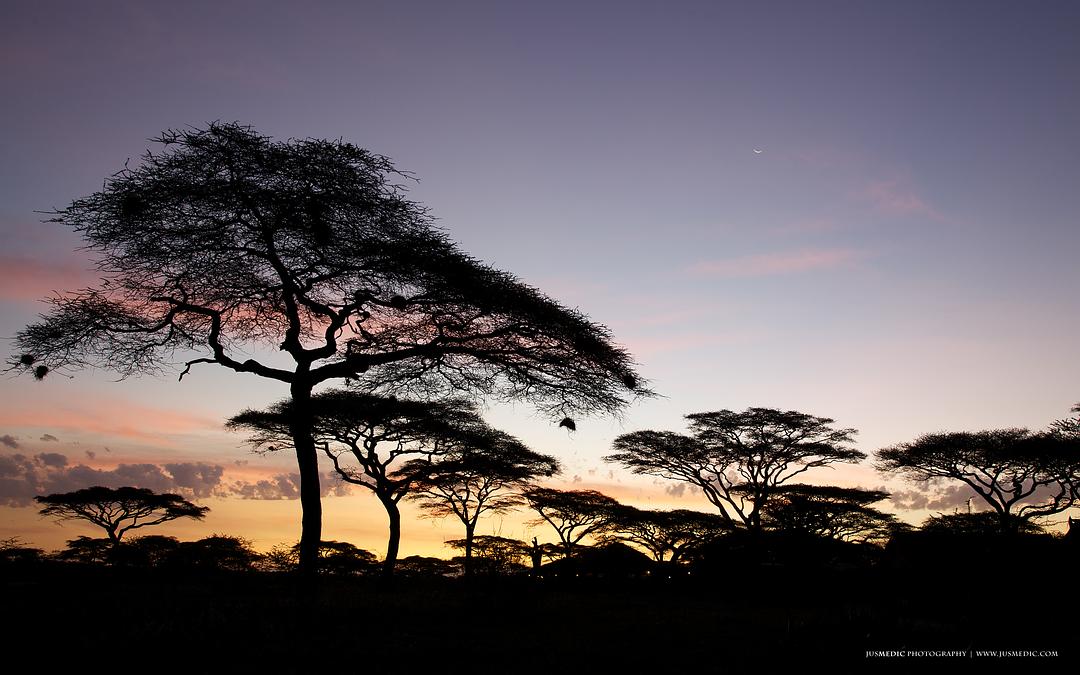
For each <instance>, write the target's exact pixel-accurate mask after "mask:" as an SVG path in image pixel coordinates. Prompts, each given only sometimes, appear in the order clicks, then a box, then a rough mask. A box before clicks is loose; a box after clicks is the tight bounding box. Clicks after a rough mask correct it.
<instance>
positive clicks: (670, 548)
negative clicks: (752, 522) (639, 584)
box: [610, 506, 731, 563]
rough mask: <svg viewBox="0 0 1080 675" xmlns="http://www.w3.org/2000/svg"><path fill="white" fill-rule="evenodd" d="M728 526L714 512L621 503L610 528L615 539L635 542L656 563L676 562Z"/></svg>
mask: <svg viewBox="0 0 1080 675" xmlns="http://www.w3.org/2000/svg"><path fill="white" fill-rule="evenodd" d="M730 528H731V526H730V524H729V523H728V522H727V521H726V520H725V519H724V518H723V517H722V516H720V515H718V514H715V513H701V512H700V511H691V510H688V509H676V510H674V511H650V510H643V509H637V508H634V507H632V506H620V507H619V508H617V509H615V510H614V511H613V516H612V519H611V525H610V531H611V533H612V536H613V537H614V538H616V539H619V540H622V541H626V542H630V543H632V544H637V545H638V546H640V547H642V548H644V549H645V550H646V551H648V552H649V553H650V554H651V555H652V557H653V559H654V560H656V562H664V559H665V558H666V557H667V555H668V554H669V553H670V554H671V559H670V560H669V562H672V563H675V562H679V561H680V560H681V559H682V557H683V556H684V555H685V554H686V553H687V552H689V551H691V550H693V549H694V548H696V547H697V546H700V545H702V544H704V543H707V542H708V541H710V540H711V539H713V538H714V537H716V536H718V535H719V534H721V533H723V532H724V531H726V530H729V529H730Z"/></svg>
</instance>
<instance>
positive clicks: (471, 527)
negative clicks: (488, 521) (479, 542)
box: [465, 523, 476, 578]
mask: <svg viewBox="0 0 1080 675" xmlns="http://www.w3.org/2000/svg"><path fill="white" fill-rule="evenodd" d="M475 532H476V523H465V578H469V577H471V576H472V573H473V564H472V542H473V535H474V533H475Z"/></svg>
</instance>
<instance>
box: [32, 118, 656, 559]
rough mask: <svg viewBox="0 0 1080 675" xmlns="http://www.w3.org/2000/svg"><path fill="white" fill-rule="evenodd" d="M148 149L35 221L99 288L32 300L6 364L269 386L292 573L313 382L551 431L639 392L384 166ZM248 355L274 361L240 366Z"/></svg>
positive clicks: (630, 370) (236, 141)
mask: <svg viewBox="0 0 1080 675" xmlns="http://www.w3.org/2000/svg"><path fill="white" fill-rule="evenodd" d="M154 140H155V142H156V143H157V144H158V145H159V146H160V148H161V149H160V150H158V151H154V150H149V151H147V153H146V154H145V155H144V157H143V161H142V163H141V164H140V165H139V166H136V167H134V168H128V167H125V168H124V169H123V170H121V171H119V172H117V173H116V174H114V175H113V176H111V177H110V178H109V179H107V180H106V182H105V186H104V188H103V189H102V190H101V191H100V192H96V193H94V194H92V195H90V196H89V197H85V198H83V199H78V200H76V201H74V202H72V204H71V205H70V206H68V207H67V208H65V209H62V210H60V211H57V212H55V213H54V214H53V216H54V217H53V218H52V219H51V222H57V223H62V224H64V225H67V226H70V227H72V228H73V229H74V230H75V231H76V232H78V233H80V234H81V235H82V236H83V237H84V238H85V240H86V247H85V248H86V249H88V250H89V251H90V253H91V254H93V255H94V256H95V258H96V265H97V269H98V271H99V273H100V275H101V282H100V284H98V285H97V286H96V287H91V288H85V289H82V290H79V291H75V292H71V293H67V294H62V295H57V296H55V297H53V298H51V299H50V300H48V302H49V303H50V304H51V305H52V307H51V309H50V311H49V312H48V313H47V314H45V315H43V316H42V318H41V320H40V321H39V322H37V323H35V324H32V325H30V326H28V327H27V328H25V329H23V330H22V331H20V332H19V333H18V335H17V336H16V339H15V345H16V348H17V350H18V352H19V353H18V354H17V355H16V356H15V357H14V358H13V361H12V367H14V368H24V369H26V370H28V371H30V372H32V373H33V374H34V376H35V377H37V378H38V379H42V378H44V377H45V376H46V375H48V373H50V372H52V371H61V372H63V371H72V370H77V369H82V368H86V367H102V368H106V369H111V370H113V371H115V372H117V373H119V375H120V376H121V377H122V378H123V377H127V376H130V375H132V374H136V373H160V372H164V371H167V370H169V369H172V368H176V369H177V370H180V378H181V379H182V378H183V377H184V375H185V374H187V373H188V372H189V370H190V369H191V367H192V366H194V365H195V364H204V363H205V364H215V365H217V366H220V367H222V368H226V369H229V370H232V371H235V372H237V373H246V374H250V375H255V376H258V377H262V378H266V379H269V380H274V381H278V382H282V383H284V384H285V385H287V386H288V387H289V392H290V396H291V400H292V402H293V406H294V415H293V416H292V426H291V429H290V433H291V436H292V438H291V446H292V447H293V449H294V451H295V453H296V460H297V465H298V468H299V472H300V500H301V504H302V508H303V529H302V536H301V540H300V543H301V555H300V567H301V570H308V571H314V569H315V563H316V558H317V555H318V545H319V541H320V535H321V527H322V507H321V502H320V492H319V473H318V453H317V450H316V447H315V440H314V438H313V436H312V424H313V419H314V411H313V409H312V405H311V397H312V392H313V390H314V389H315V388H316V387H317V386H318V385H319V384H321V383H323V382H327V381H330V380H342V379H347V378H359V379H361V380H362V381H364V382H365V384H366V385H367V386H368V387H371V388H379V389H381V390H383V391H385V392H391V393H397V394H399V395H404V394H406V393H415V392H417V391H421V392H424V393H433V392H445V391H447V390H457V391H462V392H469V393H475V394H484V395H494V396H500V397H503V398H507V399H517V398H527V399H528V400H529V401H530V403H532V404H533V405H535V406H537V407H538V408H539V409H540V410H541V411H542V412H544V413H546V414H549V415H553V416H556V417H563V416H564V415H569V414H573V413H579V414H588V413H596V412H603V413H613V412H617V411H618V410H621V409H622V408H623V407H624V406H625V405H626V404H627V403H628V402H629V398H630V397H631V396H633V395H641V394H648V393H649V392H648V390H647V389H646V388H645V387H644V385H643V384H642V380H641V378H640V377H638V376H637V374H636V373H635V371H634V364H633V362H632V360H631V358H630V356H629V354H627V353H626V352H625V351H624V350H622V349H620V348H618V347H616V346H615V345H614V344H613V342H612V338H611V335H610V333H609V331H608V330H607V329H606V328H605V327H603V326H600V325H598V324H595V323H593V322H591V321H590V320H589V319H588V318H587V317H586V316H584V315H583V314H581V313H579V312H577V311H575V310H570V309H567V308H565V307H563V306H561V305H559V304H558V303H556V302H554V301H553V300H551V299H549V298H547V297H546V296H544V295H543V294H541V293H540V292H539V291H537V290H536V289H534V288H531V287H529V286H527V285H525V284H523V283H521V282H520V281H519V280H517V279H516V278H515V277H513V276H511V275H510V274H507V273H505V272H501V271H498V270H495V269H493V268H491V267H489V266H487V265H484V264H482V263H480V262H479V261H477V260H475V259H473V258H471V257H469V256H468V255H466V254H464V253H462V252H461V251H460V250H458V248H457V247H456V245H455V244H454V243H453V242H451V241H450V240H449V239H448V237H447V236H446V235H445V234H444V233H442V232H441V231H439V230H437V229H436V228H434V227H433V225H432V218H431V217H430V215H429V214H428V212H427V211H426V210H425V209H424V208H423V207H421V206H420V205H418V204H416V203H414V202H412V201H410V200H408V199H407V198H406V196H405V192H404V189H403V188H402V187H401V185H400V184H399V183H400V181H402V180H405V179H406V178H408V176H407V175H406V174H403V173H401V172H399V171H398V170H396V169H395V168H394V166H393V165H392V163H391V162H390V160H388V159H387V158H385V157H382V156H380V155H376V154H373V153H371V152H368V151H367V150H364V149H362V148H359V147H356V146H354V145H352V144H350V143H346V142H343V141H340V140H339V141H326V140H317V139H306V140H291V141H288V142H284V143H282V142H273V141H271V139H270V138H268V137H265V136H262V135H259V134H258V133H256V132H255V131H254V130H253V129H251V128H250V127H247V126H243V125H240V124H237V123H228V124H222V123H214V124H210V125H209V126H208V127H206V128H204V129H185V130H179V131H175V130H174V131H166V132H164V133H163V134H162V135H161V136H160V137H158V138H156V139H154ZM265 348H272V349H275V350H278V351H280V352H281V353H283V354H284V355H285V357H286V361H287V363H288V365H284V366H283V365H278V364H280V362H281V359H268V358H264V357H258V358H255V357H250V356H248V354H251V353H252V352H253V351H254V352H255V353H256V354H257V353H258V350H260V349H265Z"/></svg>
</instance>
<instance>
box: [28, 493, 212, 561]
mask: <svg viewBox="0 0 1080 675" xmlns="http://www.w3.org/2000/svg"><path fill="white" fill-rule="evenodd" d="M34 500H35V501H36V502H37V503H39V504H42V505H43V506H42V508H41V515H43V516H53V517H55V518H57V519H58V520H61V521H64V520H85V521H86V522H88V523H93V524H94V525H97V526H98V527H100V528H101V529H103V530H105V532H106V533H107V534H108V535H109V541H110V542H111V543H112V545H113V547H114V548H115V547H116V546H119V545H120V540H121V539H122V538H123V537H124V534H126V533H127V532H129V531H131V530H135V529H139V528H142V527H150V526H152V525H160V524H161V523H164V522H168V521H170V520H176V519H177V518H194V519H195V520H202V519H203V517H204V516H205V515H206V512H207V511H209V510H210V508H209V507H207V506H196V505H195V504H192V503H191V502H189V501H187V500H186V499H184V498H183V497H181V496H180V495H174V494H170V493H165V494H157V493H155V492H153V491H152V490H147V489H145V488H135V487H121V488H107V487H100V486H97V487H89V488H84V489H82V490H76V491H74V492H63V493H57V494H51V495H48V496H45V497H34Z"/></svg>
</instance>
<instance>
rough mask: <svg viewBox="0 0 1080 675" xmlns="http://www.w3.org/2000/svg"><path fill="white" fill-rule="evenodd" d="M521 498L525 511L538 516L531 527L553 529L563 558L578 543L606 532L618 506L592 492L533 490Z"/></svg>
mask: <svg viewBox="0 0 1080 675" xmlns="http://www.w3.org/2000/svg"><path fill="white" fill-rule="evenodd" d="M523 496H524V497H525V500H526V501H527V502H528V504H529V507H530V508H532V510H534V511H536V512H537V513H538V514H540V518H538V519H536V520H534V521H533V522H532V524H533V525H539V524H540V523H545V522H546V523H547V524H548V525H551V526H552V527H553V528H555V531H556V532H557V533H558V535H559V541H560V542H561V543H562V547H563V557H566V558H569V557H570V556H571V555H573V553H574V547H575V546H577V545H579V544H580V543H581V540H582V539H584V538H585V537H587V536H589V535H594V536H595V535H598V534H600V533H602V532H605V531H606V530H608V529H609V528H610V527H611V525H612V518H613V516H614V515H615V512H616V509H617V508H618V507H619V506H620V505H619V502H617V501H615V500H614V499H612V498H611V497H608V496H607V495H605V494H603V493H601V492H597V491H596V490H556V489H555V488H544V487H533V488H529V489H528V490H526V491H525V493H524V495H523Z"/></svg>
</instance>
